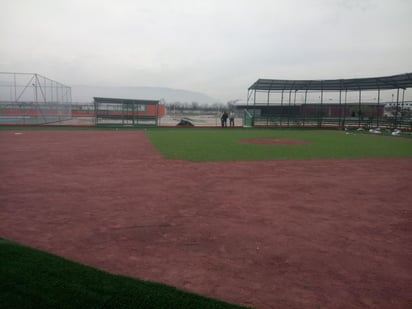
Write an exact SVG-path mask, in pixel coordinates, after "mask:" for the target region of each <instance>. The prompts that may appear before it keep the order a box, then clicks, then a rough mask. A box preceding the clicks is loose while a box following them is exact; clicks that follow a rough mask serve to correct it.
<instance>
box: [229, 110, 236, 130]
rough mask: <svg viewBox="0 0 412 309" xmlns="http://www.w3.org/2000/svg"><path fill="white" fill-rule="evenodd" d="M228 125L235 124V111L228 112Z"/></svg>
mask: <svg viewBox="0 0 412 309" xmlns="http://www.w3.org/2000/svg"><path fill="white" fill-rule="evenodd" d="M229 125H230V126H231V127H234V126H235V113H234V112H233V111H230V113H229Z"/></svg>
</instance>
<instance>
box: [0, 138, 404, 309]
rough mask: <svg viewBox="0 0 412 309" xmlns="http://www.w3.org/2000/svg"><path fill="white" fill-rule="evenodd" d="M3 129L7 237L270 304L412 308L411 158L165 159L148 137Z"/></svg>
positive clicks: (3, 232)
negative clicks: (224, 160) (225, 160)
mask: <svg viewBox="0 0 412 309" xmlns="http://www.w3.org/2000/svg"><path fill="white" fill-rule="evenodd" d="M15 133H16V132H14V131H0V142H1V145H2V147H1V148H0V173H1V182H0V210H1V211H0V236H1V237H4V238H7V239H10V240H14V241H18V242H21V243H23V244H27V245H30V246H32V247H35V248H39V249H42V250H46V251H49V252H52V253H54V254H57V255H60V256H64V257H66V258H68V259H72V260H75V261H78V262H81V263H84V264H88V265H91V266H95V267H98V268H100V269H104V270H106V271H109V272H113V273H117V274H124V275H129V276H134V277H138V278H141V279H145V280H152V281H160V282H164V283H167V284H171V285H174V286H176V287H178V288H182V289H185V290H188V291H192V292H196V293H200V294H203V295H207V296H211V297H216V298H219V299H222V300H226V301H230V302H234V303H238V304H244V305H252V306H254V307H257V308H318V307H320V308H325V307H326V308H365V307H366V308H368V307H369V308H410V306H411V304H412V302H411V300H412V224H411V223H412V220H411V219H412V216H411V204H412V203H411V201H412V173H411V170H412V160H410V159H374V160H339V161H335V160H312V161H303V160H302V161H265V162H225V163H193V162H184V161H170V160H164V159H162V158H161V156H160V155H159V154H158V153H157V152H156V150H155V149H154V148H153V146H152V145H151V144H150V142H149V141H148V140H147V138H146V137H145V134H144V132H143V131H21V132H20V133H22V134H19V135H16V134H15Z"/></svg>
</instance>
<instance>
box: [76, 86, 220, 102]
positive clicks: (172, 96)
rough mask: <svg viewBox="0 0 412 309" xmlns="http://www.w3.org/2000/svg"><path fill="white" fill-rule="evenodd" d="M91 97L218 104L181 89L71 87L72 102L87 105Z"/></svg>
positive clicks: (91, 99) (198, 94) (202, 95)
mask: <svg viewBox="0 0 412 309" xmlns="http://www.w3.org/2000/svg"><path fill="white" fill-rule="evenodd" d="M93 97H108V98H123V99H164V100H165V101H166V102H182V103H183V102H189V103H191V102H197V103H201V104H209V103H215V102H219V100H216V99H213V98H211V97H209V96H208V95H206V94H203V93H200V92H194V91H188V90H181V89H171V88H162V87H96V86H83V85H78V86H72V102H79V103H89V102H92V101H93Z"/></svg>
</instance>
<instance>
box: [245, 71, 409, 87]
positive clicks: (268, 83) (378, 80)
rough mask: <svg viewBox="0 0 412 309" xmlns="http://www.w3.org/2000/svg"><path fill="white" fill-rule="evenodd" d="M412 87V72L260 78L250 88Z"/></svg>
mask: <svg viewBox="0 0 412 309" xmlns="http://www.w3.org/2000/svg"><path fill="white" fill-rule="evenodd" d="M406 88H412V73H405V74H398V75H392V76H383V77H367V78H350V79H325V80H285V79H258V80H257V81H256V82H255V83H253V84H252V85H251V86H250V87H249V90H257V91H259V90H263V91H282V90H318V91H322V90H323V91H339V90H355V91H356V90H378V89H381V90H386V89H406Z"/></svg>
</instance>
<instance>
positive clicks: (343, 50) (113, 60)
mask: <svg viewBox="0 0 412 309" xmlns="http://www.w3.org/2000/svg"><path fill="white" fill-rule="evenodd" d="M0 4H1V5H0V71H9V72H36V73H39V74H42V75H45V76H47V77H49V78H52V79H55V80H57V81H60V82H62V83H65V84H68V85H81V84H83V85H95V86H96V85H101V86H154V87H170V88H179V89H187V90H192V91H199V92H203V93H206V94H208V95H210V96H212V97H214V98H217V99H219V100H221V101H227V100H231V99H242V100H244V99H245V98H246V94H247V88H248V87H249V86H250V85H251V84H252V83H253V82H254V81H256V80H257V79H258V78H274V79H329V78H350V77H369V76H384V75H394V74H399V73H406V72H412V39H411V38H412V1H411V0H370V1H369V0H284V1H283V0H282V1H277V0H253V1H251V0H247V1H243V0H233V1H232V0H199V1H197V0H173V1H167V0H144V1H141V0H114V1H111V0H110V1H109V0H108V1H104V0H70V1H69V0H64V1H59V0H50V1H48V0H0Z"/></svg>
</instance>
